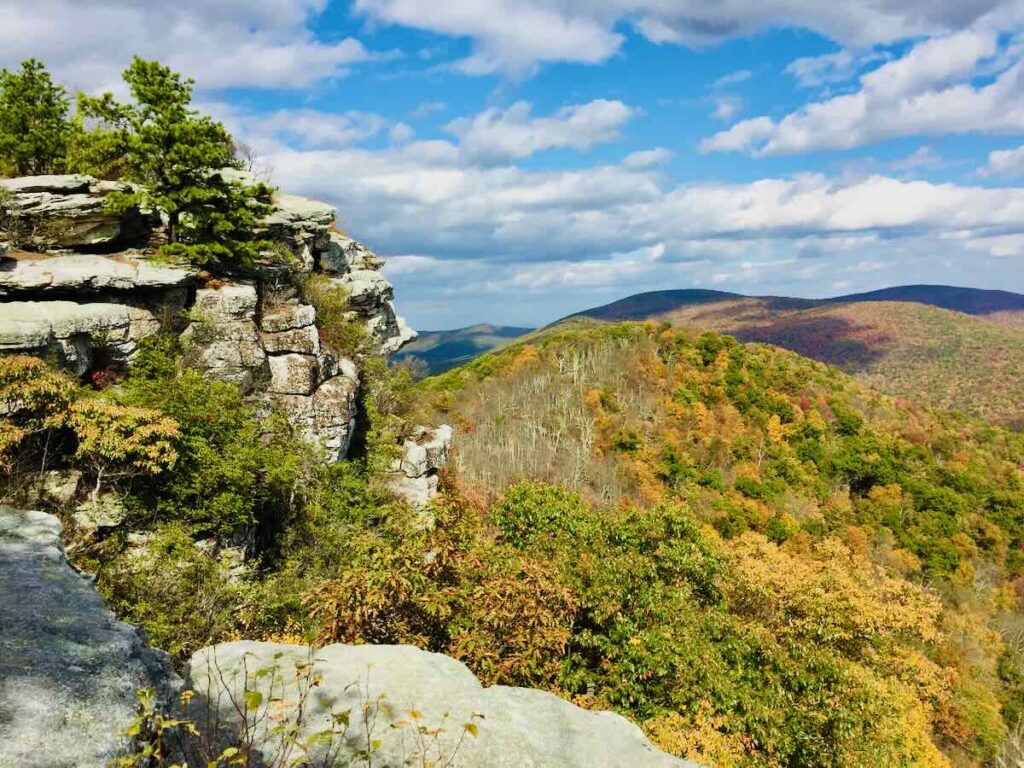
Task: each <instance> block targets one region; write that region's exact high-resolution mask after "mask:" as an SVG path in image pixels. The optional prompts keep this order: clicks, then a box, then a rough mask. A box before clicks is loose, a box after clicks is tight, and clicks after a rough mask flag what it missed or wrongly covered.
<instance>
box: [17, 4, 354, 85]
mask: <svg viewBox="0 0 1024 768" xmlns="http://www.w3.org/2000/svg"><path fill="white" fill-rule="evenodd" d="M327 2H328V0H181V1H180V2H173V3H167V2H160V1H158V0H4V2H3V3H2V7H3V10H2V19H3V21H2V23H0V66H7V67H9V66H12V65H14V64H16V63H17V62H19V61H21V60H22V59H25V58H28V57H30V56H35V57H37V58H40V59H42V60H44V61H45V62H46V63H47V65H48V66H49V67H50V68H51V70H53V71H54V73H55V74H56V76H57V77H58V79H59V80H61V81H62V82H66V83H69V84H71V85H73V86H74V87H76V88H81V89H85V90H95V89H107V88H110V89H117V88H118V87H119V78H120V72H121V70H123V69H124V68H125V67H126V66H127V64H128V63H129V61H130V60H131V57H132V55H134V54H141V55H144V56H146V57H147V58H154V59H159V60H160V61H162V62H164V63H166V64H169V65H170V66H171V67H173V68H174V69H176V70H178V71H180V72H183V73H185V74H187V75H190V76H192V77H194V78H196V80H197V81H198V83H199V86H200V87H202V88H207V89H221V88H230V87H255V88H296V87H303V86H308V85H311V84H313V83H316V82H318V81H320V80H323V79H325V78H333V77H339V76H343V75H344V74H345V73H346V72H347V71H348V69H349V68H350V67H351V66H353V65H356V64H359V63H361V62H365V61H368V60H370V59H371V58H373V56H374V54H371V53H370V52H369V51H368V50H367V49H366V47H365V46H364V45H363V44H362V43H361V42H360V41H358V40H356V39H355V38H352V37H347V38H343V39H340V40H336V41H324V40H320V39H318V38H317V37H316V36H315V35H314V34H313V32H312V31H311V30H310V26H309V25H310V23H311V22H312V21H313V20H314V19H315V18H316V17H317V16H318V15H319V14H320V13H322V12H323V11H324V10H325V9H326V8H327Z"/></svg>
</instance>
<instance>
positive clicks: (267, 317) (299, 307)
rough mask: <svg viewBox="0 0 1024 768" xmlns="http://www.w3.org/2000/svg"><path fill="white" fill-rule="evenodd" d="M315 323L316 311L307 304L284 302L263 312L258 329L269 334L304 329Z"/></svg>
mask: <svg viewBox="0 0 1024 768" xmlns="http://www.w3.org/2000/svg"><path fill="white" fill-rule="evenodd" d="M315 322H316V310H315V309H313V307H311V306H310V305H309V304H299V303H298V302H297V301H296V302H285V303H282V304H278V305H277V306H275V307H273V308H271V309H269V310H264V312H263V317H261V318H260V328H261V329H262V330H264V331H268V332H269V333H279V332H281V331H291V330H294V329H296V328H306V327H307V326H310V325H313V323H315Z"/></svg>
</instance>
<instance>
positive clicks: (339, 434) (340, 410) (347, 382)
mask: <svg viewBox="0 0 1024 768" xmlns="http://www.w3.org/2000/svg"><path fill="white" fill-rule="evenodd" d="M337 369H338V373H337V374H336V375H335V376H333V377H332V378H330V379H327V380H326V381H325V382H323V383H322V384H321V385H320V386H319V387H317V389H316V391H315V392H314V393H313V394H312V395H308V396H304V395H278V396H277V397H276V398H275V399H276V402H277V403H278V404H279V405H280V406H281V407H283V408H284V411H285V413H286V414H287V416H288V420H289V421H290V422H291V423H292V424H293V425H295V427H296V428H297V429H298V430H299V432H300V433H301V434H302V435H303V436H304V437H305V439H307V440H308V441H310V442H311V443H313V444H315V445H320V446H322V447H323V448H324V449H325V451H326V454H327V456H326V459H327V461H328V462H330V463H334V462H337V461H339V460H341V459H343V458H344V457H345V454H346V453H347V452H348V447H349V443H350V442H351V439H352V431H353V429H354V428H355V411H356V392H357V391H358V389H359V375H358V372H357V371H356V367H355V364H354V363H353V362H352V361H351V360H347V359H344V358H343V359H341V360H339V361H338V364H337Z"/></svg>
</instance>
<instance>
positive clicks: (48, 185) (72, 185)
mask: <svg viewBox="0 0 1024 768" xmlns="http://www.w3.org/2000/svg"><path fill="white" fill-rule="evenodd" d="M95 183H96V179H95V178H93V177H92V176H84V175H81V174H77V173H74V174H66V175H57V176H23V177H20V178H16V179H0V187H3V188H4V189H6V190H7V191H8V192H12V193H15V194H19V193H24V192H52V193H53V194H57V195H72V194H75V193H77V192H88V191H89V188H90V187H91V186H92V185H93V184H95Z"/></svg>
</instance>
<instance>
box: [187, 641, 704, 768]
mask: <svg viewBox="0 0 1024 768" xmlns="http://www.w3.org/2000/svg"><path fill="white" fill-rule="evenodd" d="M309 653H310V652H309V650H308V649H306V648H304V647H302V646H289V645H277V644H274V643H254V642H246V641H241V642H233V643H224V644H221V645H218V646H214V647H212V648H206V649H203V650H202V651H199V652H198V653H197V654H196V655H195V656H193V657H192V659H191V661H190V662H189V667H188V674H189V679H188V685H189V686H190V687H192V688H193V690H196V691H198V692H199V693H200V694H201V695H203V696H204V698H205V700H206V701H207V702H210V701H212V702H215V703H214V705H213V707H214V708H215V709H216V710H217V714H218V715H219V718H220V722H222V723H224V724H226V725H227V724H229V723H231V722H232V721H233V720H237V719H238V712H237V710H236V709H235V707H234V705H233V704H232V701H242V700H243V694H242V690H243V688H244V687H248V688H249V689H250V690H261V689H268V686H269V685H270V683H271V682H272V681H273V680H275V678H276V679H278V680H281V681H283V682H284V683H285V685H286V686H288V685H289V684H290V683H289V681H294V680H295V679H296V666H295V665H296V663H299V664H302V663H305V662H307V660H308V659H309V658H310V657H309ZM312 658H313V669H314V672H315V674H318V675H321V676H322V679H321V680H320V682H319V684H318V685H317V686H315V687H314V688H313V693H312V695H311V696H310V698H309V700H308V701H307V702H306V708H305V716H304V728H303V733H304V734H305V735H306V736H309V735H310V734H313V733H316V732H318V731H322V730H323V729H324V728H327V727H329V723H330V721H331V713H340V712H344V711H346V710H347V711H349V713H350V717H351V723H350V727H349V730H348V734H347V736H348V738H346V739H345V741H346V744H345V745H344V746H343V748H342V751H341V757H342V758H345V757H350V756H352V755H354V754H355V753H356V752H358V751H359V750H360V749H364V748H365V746H366V744H365V742H366V738H367V737H366V729H367V728H368V729H369V730H370V731H371V734H370V737H369V739H370V741H371V742H376V741H379V744H377V745H376V749H375V752H374V758H373V764H374V765H381V766H399V765H420V764H421V763H422V764H430V765H435V764H437V765H458V766H459V767H460V768H696V766H695V765H694V764H693V763H690V762H687V761H685V760H680V759H678V758H675V757H672V756H670V755H667V754H665V753H664V752H660V751H658V750H657V749H655V748H654V747H653V746H652V745H651V744H650V742H648V741H647V739H646V738H645V737H644V735H643V733H642V732H641V731H640V729H639V728H638V727H637V726H636V725H634V724H633V723H630V722H629V721H628V720H626V719H625V718H622V717H620V716H619V715H616V714H614V713H612V712H592V711H589V710H585V709H581V708H580V707H577V706H575V705H573V704H570V703H569V702H567V701H564V700H563V699H560V698H559V697H557V696H555V695H553V694H550V693H546V692H544V691H536V690H529V689H525V688H508V687H505V686H494V687H491V688H485V687H483V686H482V685H481V684H480V682H479V681H478V680H477V679H476V677H475V676H474V675H473V673H472V672H470V671H469V669H467V668H466V666H465V665H464V664H462V663H460V662H458V661H456V660H455V659H452V658H450V657H448V656H443V655H441V654H437V653H428V652H427V651H422V650H419V649H418V648H413V647H411V646H403V645H379V646H374V645H356V646H352V645H329V646H327V647H325V648H320V649H319V650H317V651H315V652H314V653H313V657H312ZM275 667H276V668H277V669H278V670H279V671H278V672H276V673H275V672H273V671H272V670H273V669H274V668H275ZM261 670H270V672H269V673H267V672H261ZM247 678H248V680H247ZM300 680H301V677H300ZM267 693H269V690H267ZM278 695H280V690H278ZM263 698H264V700H266V701H269V696H268V695H266V693H265V695H264V697H263ZM281 698H282V700H283V702H284V704H283V705H282V707H283V709H281V708H277V709H274V714H273V717H269V718H265V719H264V720H263V721H261V722H263V723H271V724H272V725H275V726H276V725H278V724H279V723H280V722H282V720H281V718H282V717H284V718H285V720H287V717H288V710H289V708H291V707H295V706H296V703H297V702H298V700H299V696H298V695H296V693H295V689H294V688H292V689H291V690H289V689H288V688H287V687H286V689H285V691H284V695H283V696H282V697H281ZM367 707H368V708H367ZM364 711H365V712H368V713H369V719H370V721H371V722H370V724H369V725H368V726H366V725H365V723H364V722H363V712H364ZM410 713H415V714H410ZM412 720H414V721H415V722H414V724H413V722H412ZM466 723H473V724H474V725H475V726H476V728H477V736H476V737H473V736H470V735H468V734H466V735H465V736H464V735H463V731H464V724H466ZM417 726H422V727H425V728H427V729H433V728H441V729H442V730H441V731H440V733H439V735H438V740H437V742H436V743H432V744H430V745H428V747H427V751H429V754H421V753H419V752H420V751H421V748H420V746H419V745H418V744H417V740H416V736H415V731H416V727H417ZM258 727H259V728H262V731H263V732H262V736H261V738H262V739H263V741H262V743H263V756H264V758H265V759H268V761H269V760H272V759H273V755H274V754H275V749H274V741H273V740H274V738H275V737H274V736H273V735H272V734H270V735H268V734H267V733H266V731H267V728H268V726H266V725H261V726H258ZM460 739H461V743H459V742H460ZM321 748H322V745H321ZM314 752H316V750H314ZM437 758H440V759H439V760H438V762H436V763H434V762H430V760H431V759H437ZM453 758H454V759H453ZM313 763H314V764H316V760H315V758H314V760H313ZM340 764H342V765H345V764H346V763H345V762H344V759H342V760H341V761H340Z"/></svg>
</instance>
